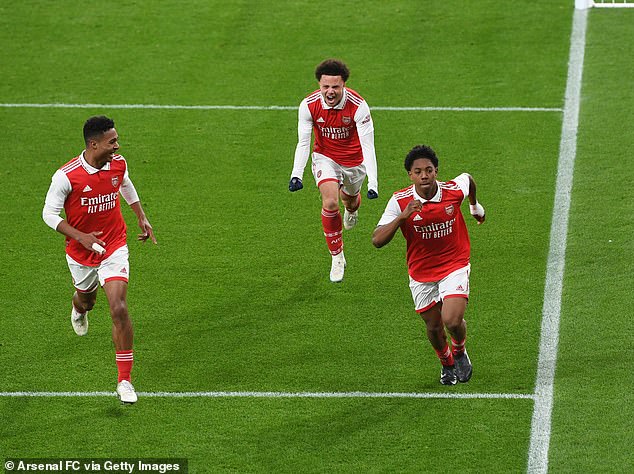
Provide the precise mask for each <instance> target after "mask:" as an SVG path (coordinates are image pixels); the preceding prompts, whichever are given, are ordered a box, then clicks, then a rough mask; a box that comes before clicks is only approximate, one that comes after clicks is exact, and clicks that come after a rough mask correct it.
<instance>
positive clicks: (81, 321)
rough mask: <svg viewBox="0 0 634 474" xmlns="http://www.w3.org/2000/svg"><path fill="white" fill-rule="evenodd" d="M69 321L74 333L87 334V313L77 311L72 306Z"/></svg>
mask: <svg viewBox="0 0 634 474" xmlns="http://www.w3.org/2000/svg"><path fill="white" fill-rule="evenodd" d="M70 322H71V324H72V325H73V329H74V330H75V334H77V335H78V336H85V335H86V334H88V313H87V312H86V313H79V312H78V311H77V310H76V309H75V306H73V310H72V311H71V312H70Z"/></svg>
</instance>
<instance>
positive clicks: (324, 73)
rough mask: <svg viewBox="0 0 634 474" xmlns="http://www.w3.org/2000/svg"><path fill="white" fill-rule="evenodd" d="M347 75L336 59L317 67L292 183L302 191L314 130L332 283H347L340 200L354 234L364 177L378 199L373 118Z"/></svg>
mask: <svg viewBox="0 0 634 474" xmlns="http://www.w3.org/2000/svg"><path fill="white" fill-rule="evenodd" d="M349 76H350V71H349V70H348V67H347V66H346V65H345V64H344V63H343V62H341V61H338V60H336V59H327V60H325V61H323V62H322V63H321V64H319V65H318V66H317V69H316V70H315V77H316V78H317V82H318V83H319V89H317V90H316V91H314V92H313V93H311V94H309V95H308V96H307V97H306V98H304V100H302V102H301V103H300V105H299V123H298V127H297V128H298V136H299V140H298V143H297V147H296V149H295V159H294V163H293V171H292V173H291V180H290V183H289V185H288V189H289V190H290V191H291V192H293V191H298V190H300V189H302V188H303V187H304V186H303V184H302V178H303V176H304V168H305V167H306V163H307V162H308V156H309V154H310V138H311V133H313V132H314V134H315V143H314V146H313V155H312V158H313V163H312V169H313V176H314V177H315V182H316V183H317V187H318V188H319V192H320V194H321V201H322V209H321V222H322V226H323V229H324V236H325V237H326V244H327V245H328V249H329V250H330V254H331V255H332V264H331V267H330V281H332V282H340V281H342V280H343V275H344V271H345V267H346V259H345V257H344V255H343V237H342V234H343V231H342V219H341V213H340V211H339V199H341V201H342V202H343V205H344V207H345V211H344V216H343V227H344V228H345V229H346V230H350V229H352V228H353V227H354V226H355V225H356V224H357V220H358V210H359V206H360V205H361V193H360V191H361V185H362V184H363V181H364V179H365V177H366V174H367V176H368V194H367V196H368V199H376V198H377V197H378V196H379V194H378V189H379V186H378V179H377V166H376V154H375V151H374V125H373V123H372V116H371V115H370V108H369V107H368V104H367V103H366V101H365V100H364V99H363V97H361V96H360V95H359V94H358V93H357V92H355V91H354V90H352V89H350V88H348V87H346V81H347V80H348V77H349Z"/></svg>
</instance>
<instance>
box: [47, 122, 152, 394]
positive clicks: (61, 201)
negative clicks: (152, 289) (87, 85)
mask: <svg viewBox="0 0 634 474" xmlns="http://www.w3.org/2000/svg"><path fill="white" fill-rule="evenodd" d="M84 141H85V143H86V149H85V150H84V151H83V152H82V153H81V154H80V155H79V156H77V157H75V158H73V159H72V160H70V161H69V162H68V163H66V164H65V165H64V166H62V167H61V168H60V169H59V170H57V171H56V172H55V174H54V175H53V179H52V181H51V186H50V188H49V190H48V194H47V195H46V201H45V203H44V210H43V211H42V218H43V219H44V222H46V224H48V225H49V226H50V227H51V228H52V229H54V230H56V231H58V232H60V233H61V234H64V235H65V236H66V260H67V262H68V267H69V269H70V273H71V276H72V279H73V284H74V286H75V294H74V295H73V299H72V310H71V323H72V326H73V329H74V330H75V333H77V335H79V336H84V335H86V333H87V332H88V311H90V310H91V309H92V308H93V306H94V305H95V301H96V298H97V290H98V287H99V285H101V286H102V288H103V290H104V293H105V294H106V298H107V300H108V305H109V306H110V315H111V317H112V340H113V342H114V346H115V351H116V357H115V359H116V364H117V369H118V383H117V394H118V396H119V398H120V400H121V401H122V402H123V403H135V402H136V401H137V394H136V392H135V391H134V387H133V386H132V384H131V383H130V371H131V370H132V364H133V360H134V356H133V349H132V344H133V331H132V322H131V321H130V316H129V314H128V305H127V301H126V295H127V290H128V276H129V271H130V265H129V263H128V247H127V244H126V224H125V221H124V220H123V216H122V214H121V207H120V204H119V193H121V195H122V196H123V198H124V199H125V200H126V202H127V203H128V204H129V205H130V207H131V208H132V210H133V211H134V213H135V214H136V217H137V219H138V223H139V227H140V228H141V232H142V233H141V234H139V236H138V240H141V241H143V242H145V241H146V240H148V239H151V240H152V242H154V243H155V244H156V238H155V237H154V231H153V230H152V226H151V225H150V222H149V221H148V219H147V217H146V216H145V212H144V211H143V207H142V206H141V202H140V201H139V196H138V194H137V192H136V189H135V188H134V185H133V184H132V181H130V177H129V176H128V165H127V163H126V161H125V159H124V158H123V156H121V155H119V154H118V153H117V151H118V150H119V136H118V135H117V131H116V130H115V128H114V121H112V120H111V119H109V118H107V117H103V116H99V117H91V118H89V119H88V120H87V121H86V123H85V124H84ZM62 209H63V210H64V214H65V216H66V217H65V218H62V217H61V216H60V213H61V212H62Z"/></svg>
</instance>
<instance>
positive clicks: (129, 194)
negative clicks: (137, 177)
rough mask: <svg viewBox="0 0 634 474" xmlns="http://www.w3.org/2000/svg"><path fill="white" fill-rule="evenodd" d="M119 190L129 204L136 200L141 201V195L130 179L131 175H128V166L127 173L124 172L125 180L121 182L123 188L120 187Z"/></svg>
mask: <svg viewBox="0 0 634 474" xmlns="http://www.w3.org/2000/svg"><path fill="white" fill-rule="evenodd" d="M119 192H120V193H121V195H122V196H123V199H125V202H127V203H128V205H131V204H134V203H135V202H138V201H140V199H139V195H138V193H137V192H136V188H135V187H134V184H133V183H132V181H131V180H130V176H129V175H128V168H127V167H126V170H125V173H124V174H123V182H122V183H121V188H119Z"/></svg>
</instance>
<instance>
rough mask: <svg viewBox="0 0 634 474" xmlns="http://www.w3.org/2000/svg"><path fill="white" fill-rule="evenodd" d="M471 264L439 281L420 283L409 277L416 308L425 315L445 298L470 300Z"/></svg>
mask: <svg viewBox="0 0 634 474" xmlns="http://www.w3.org/2000/svg"><path fill="white" fill-rule="evenodd" d="M470 273H471V264H469V265H467V266H466V267H462V268H459V269H458V270H455V271H453V272H451V273H450V274H449V275H447V276H446V277H444V278H443V279H441V280H439V281H431V282H420V281H416V280H414V279H413V278H412V277H411V276H410V277H409V289H410V291H411V292H412V299H413V300H414V308H415V311H416V312H417V313H423V312H425V311H427V310H428V309H430V308H431V307H433V306H434V305H435V304H437V303H439V302H440V301H444V299H445V298H456V297H458V298H467V299H469V274H470Z"/></svg>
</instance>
